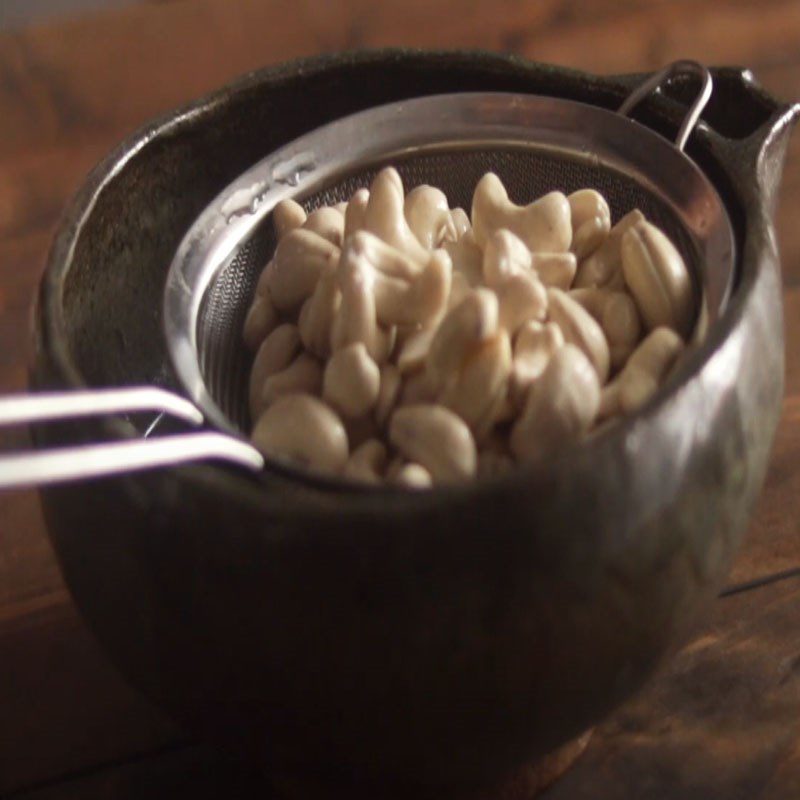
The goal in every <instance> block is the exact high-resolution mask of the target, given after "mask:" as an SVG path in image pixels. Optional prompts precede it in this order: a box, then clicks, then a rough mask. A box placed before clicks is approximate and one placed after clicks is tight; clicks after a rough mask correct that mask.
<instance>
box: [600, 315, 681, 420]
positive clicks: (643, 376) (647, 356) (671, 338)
mask: <svg viewBox="0 0 800 800" xmlns="http://www.w3.org/2000/svg"><path fill="white" fill-rule="evenodd" d="M683 350H684V344H683V340H682V339H681V337H680V336H678V334H677V333H675V331H673V330H672V329H671V328H666V327H660V328H656V329H655V330H653V331H652V332H651V333H650V334H649V335H648V336H647V337H645V339H644V340H643V341H642V343H641V344H640V345H639V346H638V347H637V348H636V350H634V351H633V354H632V355H631V357H630V358H629V359H628V362H627V363H626V364H625V367H624V368H623V369H622V372H620V374H619V375H618V376H617V378H616V380H614V382H613V383H610V384H609V385H608V386H606V387H605V388H604V389H603V395H602V398H601V409H600V416H601V417H609V416H613V415H614V414H618V413H623V414H630V413H633V412H634V411H636V410H638V409H639V408H641V407H642V406H643V405H644V404H645V403H646V402H647V401H648V400H649V399H650V398H651V397H652V396H653V395H654V394H655V393H656V391H657V390H658V387H659V386H660V385H661V384H662V383H663V382H664V379H665V378H666V376H667V375H668V374H669V371H670V370H671V369H672V367H673V365H674V364H675V362H676V361H677V359H678V356H679V355H680V354H681V353H682V352H683Z"/></svg>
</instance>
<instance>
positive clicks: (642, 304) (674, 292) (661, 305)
mask: <svg viewBox="0 0 800 800" xmlns="http://www.w3.org/2000/svg"><path fill="white" fill-rule="evenodd" d="M621 251H622V270H623V273H624V275H625V283H626V284H627V285H628V287H629V288H630V290H631V294H632V295H633V296H634V299H635V300H636V304H637V305H638V306H639V311H640V312H641V315H642V319H643V320H644V323H645V325H646V326H647V329H648V330H653V329H654V328H658V327H660V326H662V325H665V326H666V327H668V328H672V330H674V331H675V332H676V333H678V334H680V335H681V336H687V335H688V333H689V328H690V326H691V323H692V316H693V312H694V300H693V297H692V280H691V277H690V276H689V271H688V270H687V269H686V264H685V263H684V261H683V258H681V254H680V253H679V252H678V250H677V248H676V247H675V245H674V244H672V242H671V241H670V240H669V239H668V238H667V237H666V236H665V235H664V234H663V233H662V232H661V231H660V230H659V229H658V228H656V226H655V225H653V224H652V223H650V222H647V221H645V220H643V221H641V222H638V223H637V224H636V225H633V226H632V227H630V228H628V230H627V231H626V232H625V235H624V236H623V237H622V244H621Z"/></svg>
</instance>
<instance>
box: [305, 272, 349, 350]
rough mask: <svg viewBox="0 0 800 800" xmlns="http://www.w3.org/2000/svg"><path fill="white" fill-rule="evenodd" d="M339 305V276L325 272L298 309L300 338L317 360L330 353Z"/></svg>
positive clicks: (340, 296)
mask: <svg viewBox="0 0 800 800" xmlns="http://www.w3.org/2000/svg"><path fill="white" fill-rule="evenodd" d="M341 303H342V293H341V291H340V289H339V276H338V274H337V273H336V272H326V273H325V274H324V275H322V276H321V277H320V279H319V281H318V282H317V286H316V288H315V289H314V293H313V294H312V295H311V297H309V298H308V300H306V301H305V303H303V307H302V308H301V309H300V318H299V320H298V322H297V327H298V328H299V330H300V338H301V339H302V340H303V344H304V345H305V347H306V349H307V350H308V351H309V352H311V353H313V354H314V355H315V356H317V357H318V358H327V357H328V356H329V355H330V353H331V332H332V330H333V321H334V320H335V319H336V315H337V313H338V311H339V307H340V306H341Z"/></svg>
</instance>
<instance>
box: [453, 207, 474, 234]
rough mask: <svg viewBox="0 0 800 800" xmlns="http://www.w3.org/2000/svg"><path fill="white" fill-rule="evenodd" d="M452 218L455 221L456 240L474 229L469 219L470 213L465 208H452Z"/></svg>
mask: <svg viewBox="0 0 800 800" xmlns="http://www.w3.org/2000/svg"><path fill="white" fill-rule="evenodd" d="M450 219H451V220H452V222H453V230H455V232H456V241H458V240H460V239H462V238H463V237H464V236H465V235H466V234H467V233H469V232H470V231H471V230H472V223H471V222H470V221H469V215H468V214H467V212H466V211H464V209H463V208H451V209H450Z"/></svg>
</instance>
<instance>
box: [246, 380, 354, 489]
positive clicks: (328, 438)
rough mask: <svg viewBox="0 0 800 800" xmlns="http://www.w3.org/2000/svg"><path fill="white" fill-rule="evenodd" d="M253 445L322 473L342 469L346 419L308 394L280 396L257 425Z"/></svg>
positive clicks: (268, 454) (266, 452) (345, 442)
mask: <svg viewBox="0 0 800 800" xmlns="http://www.w3.org/2000/svg"><path fill="white" fill-rule="evenodd" d="M251 439H252V442H253V445H254V446H255V447H256V448H257V449H258V450H260V451H261V452H262V453H264V455H266V456H271V457H273V458H277V459H280V460H285V461H289V462H291V463H293V464H296V465H298V466H301V467H307V468H309V469H312V470H319V471H321V472H333V473H336V472H339V471H340V470H341V469H342V468H343V467H344V465H345V463H346V461H347V452H348V444H347V433H346V432H345V429H344V425H342V421H341V420H340V419H339V417H337V416H336V414H335V413H334V412H333V411H332V410H331V409H330V408H328V406H326V405H325V403H323V402H322V401H321V400H318V399H317V398H316V397H311V396H310V395H307V394H285V395H283V396H282V397H279V398H278V399H277V400H276V401H275V402H274V403H273V404H272V405H271V406H270V407H269V408H268V409H267V410H266V411H265V412H264V413H263V414H262V415H261V417H260V418H259V420H258V422H257V423H256V425H255V428H253V434H252V437H251Z"/></svg>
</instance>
